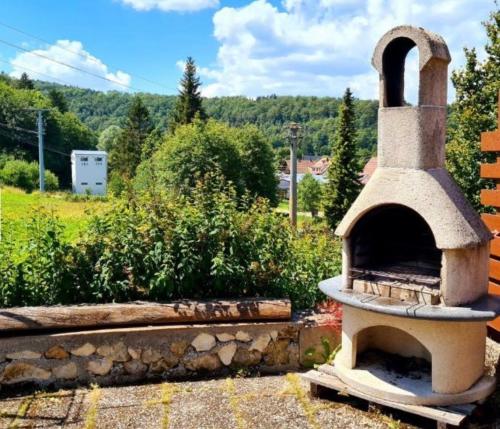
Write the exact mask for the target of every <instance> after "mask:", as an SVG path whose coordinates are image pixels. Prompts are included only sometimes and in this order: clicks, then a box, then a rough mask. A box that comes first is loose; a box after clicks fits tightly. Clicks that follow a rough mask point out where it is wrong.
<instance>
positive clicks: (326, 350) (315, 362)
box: [304, 337, 342, 368]
mask: <svg viewBox="0 0 500 429" xmlns="http://www.w3.org/2000/svg"><path fill="white" fill-rule="evenodd" d="M341 348H342V344H338V345H337V347H335V348H334V349H332V345H331V343H330V340H329V339H328V338H326V337H321V349H322V350H321V353H320V354H319V356H317V354H318V353H317V351H316V347H313V346H311V347H308V348H307V349H306V350H305V351H304V357H305V362H304V365H305V366H306V367H309V368H312V367H316V366H319V365H322V364H325V363H326V364H329V365H331V364H332V363H333V360H334V359H335V356H337V354H338V352H339V351H340V349H341Z"/></svg>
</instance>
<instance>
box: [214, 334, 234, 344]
mask: <svg viewBox="0 0 500 429" xmlns="http://www.w3.org/2000/svg"><path fill="white" fill-rule="evenodd" d="M215 336H216V337H217V339H218V340H219V341H220V342H221V343H225V342H228V341H232V340H234V339H235V336H234V335H233V334H228V333H227V332H223V333H221V334H215Z"/></svg>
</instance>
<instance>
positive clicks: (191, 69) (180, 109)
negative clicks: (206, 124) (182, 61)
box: [170, 57, 207, 131]
mask: <svg viewBox="0 0 500 429" xmlns="http://www.w3.org/2000/svg"><path fill="white" fill-rule="evenodd" d="M200 86H201V82H200V78H199V77H198V76H197V75H196V65H195V62H194V60H193V59H192V58H191V57H188V58H187V61H186V66H185V68H184V75H183V76H182V79H181V90H180V92H179V96H178V97H177V101H176V104H175V107H174V111H173V113H172V119H171V121H170V130H171V131H173V130H175V128H176V127H177V126H178V125H185V124H190V123H191V122H193V120H194V118H195V117H197V116H198V117H199V118H200V119H202V120H205V119H206V118H207V115H206V113H205V110H204V109H203V106H202V98H201V93H200Z"/></svg>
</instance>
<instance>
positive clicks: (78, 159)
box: [71, 150, 108, 195]
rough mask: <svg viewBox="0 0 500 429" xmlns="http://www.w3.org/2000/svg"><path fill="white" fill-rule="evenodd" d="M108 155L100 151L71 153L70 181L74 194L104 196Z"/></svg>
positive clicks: (76, 151) (75, 151)
mask: <svg viewBox="0 0 500 429" xmlns="http://www.w3.org/2000/svg"><path fill="white" fill-rule="evenodd" d="M107 169H108V154H107V153H106V152H104V151H100V150H74V151H72V152H71V180H72V184H73V192H74V193H75V194H86V193H90V194H92V195H106V185H107Z"/></svg>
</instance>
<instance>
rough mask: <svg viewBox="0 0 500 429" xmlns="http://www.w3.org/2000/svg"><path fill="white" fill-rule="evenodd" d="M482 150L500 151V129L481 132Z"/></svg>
mask: <svg viewBox="0 0 500 429" xmlns="http://www.w3.org/2000/svg"><path fill="white" fill-rule="evenodd" d="M481 150H482V151H483V152H500V130H495V131H485V132H484V133H481Z"/></svg>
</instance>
